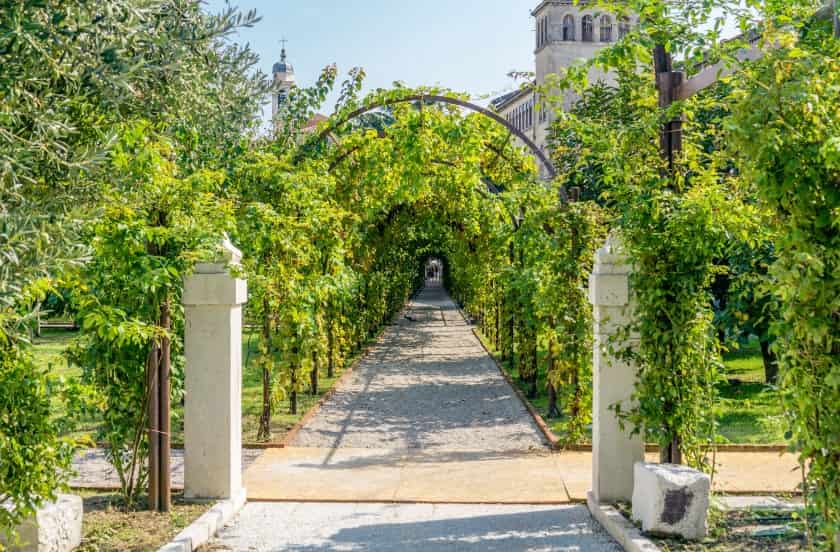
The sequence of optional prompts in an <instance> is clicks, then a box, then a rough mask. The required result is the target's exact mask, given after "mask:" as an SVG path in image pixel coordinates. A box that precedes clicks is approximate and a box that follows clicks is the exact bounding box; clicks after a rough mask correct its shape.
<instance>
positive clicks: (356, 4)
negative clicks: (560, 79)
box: [205, 0, 538, 115]
mask: <svg viewBox="0 0 840 552" xmlns="http://www.w3.org/2000/svg"><path fill="white" fill-rule="evenodd" d="M205 2H206V4H207V9H208V10H210V11H213V12H218V11H220V10H221V9H223V8H224V6H225V4H226V3H227V2H226V1H225V0H205ZM229 2H230V4H231V5H233V6H238V7H239V8H241V9H242V10H243V11H247V10H249V9H256V10H257V12H258V13H259V14H260V15H261V16H262V18H263V19H262V21H261V22H260V23H259V24H258V25H257V26H256V27H254V28H252V29H244V30H243V31H242V32H240V34H239V37H238V39H237V40H238V41H239V42H243V43H246V42H247V43H250V45H251V47H252V49H253V50H255V51H256V52H257V53H258V54H259V55H260V58H261V62H260V66H261V69H262V70H263V71H264V72H266V73H270V71H271V65H272V64H273V63H274V62H275V61H276V60H277V59H279V57H280V44H279V40H280V39H281V38H282V37H283V36H285V37H286V38H287V39H288V40H289V42H288V44H287V47H286V48H287V52H288V54H289V61H291V63H292V64H293V65H294V68H295V72H296V74H297V79H298V84H299V85H301V86H307V85H309V84H311V83H312V82H314V81H315V79H316V78H317V76H318V74H319V73H320V70H321V69H322V68H323V67H324V66H326V65H328V64H330V63H335V64H337V65H338V69H339V71H340V72H341V73H342V74H346V72H347V71H348V70H349V69H351V68H352V67H356V66H361V67H364V69H365V71H367V75H368V77H367V80H366V88H367V89H371V88H378V87H389V86H390V85H391V84H392V83H393V82H394V81H403V82H405V83H406V84H408V85H409V86H417V85H438V84H439V85H441V86H444V87H447V88H451V89H453V90H457V91H461V92H468V93H470V94H472V95H473V96H482V95H488V94H493V95H496V94H498V93H500V92H503V91H505V90H512V89H513V88H514V87H515V86H518V84H516V83H514V82H513V81H512V79H510V78H508V77H507V73H509V72H510V71H511V70H519V71H533V70H534V54H533V50H534V34H533V29H534V22H533V19H532V18H531V15H530V10H531V9H533V8H534V7H535V6H536V5H537V4H538V1H537V0H420V1H409V0H402V1H399V0H397V1H395V0H229ZM334 105H335V97H331V98H330V99H329V101H328V103H327V104H325V105H324V108H323V109H322V111H323V112H325V113H329V112H331V111H332V107H333V106H334ZM269 115H270V114H269Z"/></svg>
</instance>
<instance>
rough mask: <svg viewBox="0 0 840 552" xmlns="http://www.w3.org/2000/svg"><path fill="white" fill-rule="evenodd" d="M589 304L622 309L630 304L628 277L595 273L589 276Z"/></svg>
mask: <svg viewBox="0 0 840 552" xmlns="http://www.w3.org/2000/svg"><path fill="white" fill-rule="evenodd" d="M589 302H590V303H592V304H593V305H603V306H608V307H622V306H624V305H626V304H627V303H629V302H630V288H629V285H628V280H627V275H626V274H601V273H597V272H593V273H592V274H591V275H590V276H589Z"/></svg>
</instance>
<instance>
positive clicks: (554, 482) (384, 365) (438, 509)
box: [213, 285, 619, 551]
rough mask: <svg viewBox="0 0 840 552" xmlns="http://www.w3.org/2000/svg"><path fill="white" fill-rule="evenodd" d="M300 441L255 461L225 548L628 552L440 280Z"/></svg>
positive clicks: (221, 540)
mask: <svg viewBox="0 0 840 552" xmlns="http://www.w3.org/2000/svg"><path fill="white" fill-rule="evenodd" d="M290 444H291V445H292V446H290V447H287V448H284V449H272V450H268V451H266V452H265V453H264V454H263V455H261V456H260V457H259V458H258V459H257V460H256V461H255V462H254V463H253V464H252V465H251V466H250V467H249V468H248V469H247V470H246V471H245V485H246V487H247V488H248V497H249V503H248V504H247V505H246V506H245V508H244V509H243V510H242V512H241V513H240V514H239V516H238V517H237V518H236V519H235V520H234V521H233V523H231V524H230V525H229V526H227V527H226V528H225V529H224V530H223V531H222V532H221V533H220V535H219V536H218V538H217V539H216V540H215V542H214V544H213V548H214V549H221V550H336V549H340V550H362V549H364V550H588V551H596V550H597V551H600V550H605V551H613V550H619V548H618V547H617V545H615V544H614V543H613V541H612V540H611V539H610V538H609V537H608V536H607V535H606V534H605V533H604V532H603V531H602V530H601V529H600V528H599V527H598V526H597V524H595V523H594V522H593V521H592V520H591V518H590V517H589V514H588V512H587V510H586V508H585V507H584V506H582V505H579V504H568V502H569V493H568V491H567V489H566V486H565V484H564V482H563V477H562V474H563V473H564V471H565V470H564V468H563V466H561V465H560V462H562V459H563V457H562V455H558V454H552V453H550V452H549V451H548V449H547V448H546V446H545V442H544V438H543V435H542V434H541V433H540V431H539V429H538V428H537V426H536V424H535V423H534V421H533V419H532V418H531V417H530V415H529V414H528V412H527V410H526V408H525V407H524V405H523V404H522V403H521V402H520V401H519V399H518V398H517V397H516V394H515V393H514V391H513V389H512V388H511V387H510V386H509V385H508V384H507V382H506V381H505V379H504V377H503V376H502V375H501V373H500V372H499V370H498V368H497V367H496V365H495V363H494V361H493V359H492V358H490V357H489V356H488V355H487V353H486V352H485V351H484V349H483V348H482V346H481V344H480V342H479V341H478V339H477V338H476V337H475V335H474V334H473V333H472V328H471V326H470V325H469V324H468V323H467V322H466V321H465V320H464V317H463V316H462V315H461V313H460V311H459V310H458V309H457V307H456V305H455V304H454V302H453V301H452V299H451V298H450V297H449V296H448V294H447V293H446V291H445V290H443V289H442V288H441V287H440V286H439V285H437V286H435V285H428V286H427V287H426V289H424V290H423V291H422V292H421V293H420V294H419V296H417V297H416V298H414V299H413V300H412V301H411V302H410V304H409V305H408V307H407V308H406V310H405V311H404V312H403V313H401V314H400V315H399V316H398V317H397V318H396V319H395V320H394V322H393V323H392V325H391V327H389V328H388V329H387V330H386V331H385V332H384V334H383V335H382V337H381V338H380V340H379V341H378V343H377V344H376V345H375V346H374V348H373V349H372V350H371V352H370V353H369V354H368V355H367V356H366V357H365V358H364V359H363V360H362V361H361V362H360V363H359V365H358V366H357V367H356V369H355V370H354V371H353V373H352V374H350V376H349V377H348V378H346V379H345V380H344V381H343V382H342V383H341V385H340V387H339V388H338V389H337V390H336V392H335V393H334V395H333V396H332V397H331V398H330V399H329V400H328V401H327V402H326V403H325V404H324V405H323V406H322V408H321V409H320V411H319V412H318V413H317V414H316V415H315V416H314V417H313V418H312V419H311V420H310V421H309V422H308V423H306V425H304V427H303V428H302V429H301V431H299V432H298V434H297V435H296V436H295V437H294V439H293V440H292V441H291V443H290Z"/></svg>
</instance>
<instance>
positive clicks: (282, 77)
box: [271, 38, 297, 120]
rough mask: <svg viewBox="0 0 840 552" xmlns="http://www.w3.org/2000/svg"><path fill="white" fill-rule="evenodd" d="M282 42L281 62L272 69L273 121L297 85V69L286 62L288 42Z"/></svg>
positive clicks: (284, 40)
mask: <svg viewBox="0 0 840 552" xmlns="http://www.w3.org/2000/svg"><path fill="white" fill-rule="evenodd" d="M280 42H281V43H282V45H283V49H282V50H281V51H280V61H278V62H277V63H275V64H274V67H272V69H271V72H272V74H273V76H274V88H273V90H272V94H271V96H272V98H271V118H272V120H273V119H275V118H276V117H277V111H278V110H279V109H280V106H281V105H282V104H283V102H285V101H286V98H287V97H288V96H289V92H290V91H291V90H292V88H294V87H295V86H296V85H297V84H296V81H295V69H294V67H292V64H291V63H289V62H288V61H287V60H286V42H288V41H287V40H286V39H285V38H284V39H283V40H281V41H280Z"/></svg>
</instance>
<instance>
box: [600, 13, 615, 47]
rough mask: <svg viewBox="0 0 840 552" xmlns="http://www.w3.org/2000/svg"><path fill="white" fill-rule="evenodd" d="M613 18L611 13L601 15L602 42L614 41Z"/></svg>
mask: <svg viewBox="0 0 840 552" xmlns="http://www.w3.org/2000/svg"><path fill="white" fill-rule="evenodd" d="M612 35H613V32H612V18H611V17H610V16H609V15H602V16H601V42H612V39H613V37H612Z"/></svg>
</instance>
